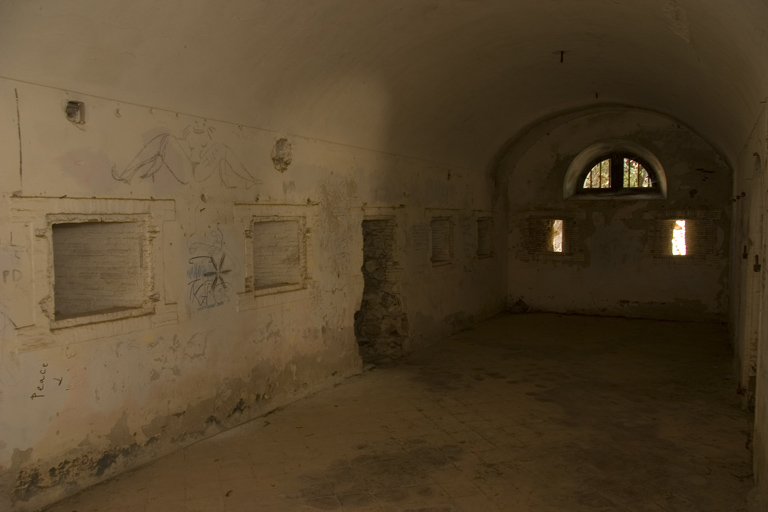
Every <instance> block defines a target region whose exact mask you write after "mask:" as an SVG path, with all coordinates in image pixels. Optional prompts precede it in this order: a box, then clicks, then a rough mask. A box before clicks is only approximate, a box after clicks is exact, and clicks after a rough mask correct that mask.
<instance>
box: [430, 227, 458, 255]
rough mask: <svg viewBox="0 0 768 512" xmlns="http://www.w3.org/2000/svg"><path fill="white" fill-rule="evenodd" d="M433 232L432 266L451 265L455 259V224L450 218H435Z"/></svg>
mask: <svg viewBox="0 0 768 512" xmlns="http://www.w3.org/2000/svg"><path fill="white" fill-rule="evenodd" d="M430 229H431V232H432V264H433V265H442V264H445V263H450V261H451V258H452V257H453V223H452V222H451V218H450V217H435V218H434V219H432V222H431V223H430Z"/></svg>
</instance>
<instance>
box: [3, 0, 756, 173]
mask: <svg viewBox="0 0 768 512" xmlns="http://www.w3.org/2000/svg"><path fill="white" fill-rule="evenodd" d="M765 27H768V2H765V0H579V1H576V0H365V1H361V0H219V1H213V0H207V1H206V0H131V1H123V0H72V1H68V2H57V1H52V0H1V1H0V75H2V76H4V77H6V78H12V79H16V80H23V81H29V82H33V83H37V84H42V85H47V86H53V87H58V88H62V89H67V90H72V91H77V92H82V93H87V94H93V95H98V96H103V97H107V98H112V99H116V100H120V101H126V102H132V103H137V104H141V105H147V106H150V107H157V108H164V109H169V110H173V111H177V112H182V113H188V114H193V115H197V116H202V117H208V118H213V119H218V120H223V121H230V122H234V123H238V124H244V125H249V126H254V127H259V128H266V129H270V130H275V131H278V132H281V133H288V134H296V135H301V136H307V137H312V138H317V139H322V140H328V141H333V142H338V143H342V144H348V145H354V146H359V147H365V148H370V149H375V150H380V151H387V152H393V153H398V154H403V155H408V156H413V157H419V158H425V159H429V160H435V161H440V162H447V163H450V164H453V165H460V166H465V167H469V168H476V169H480V168H484V167H485V166H486V165H487V164H488V162H489V161H490V160H491V159H492V157H493V155H494V153H495V152H496V151H497V150H498V148H499V147H500V146H501V145H502V144H503V143H504V142H505V141H506V140H508V139H510V138H513V137H515V136H516V135H517V134H519V133H521V131H523V130H524V129H525V128H526V127H527V126H530V125H531V124H533V123H536V122H537V121H540V120H542V119H545V118H547V117H550V116H553V115H555V114H557V113H559V112H563V111H567V110H570V109H579V108H586V107H590V106H595V105H601V104H620V105H630V106H635V107H640V108H647V109H652V110H655V111H659V112H663V113H666V114H669V115H671V116H673V117H676V118H678V119H679V120H681V121H682V122H684V123H687V124H688V125H690V126H691V127H693V128H694V129H695V130H696V131H698V132H699V133H700V134H702V135H703V136H704V137H705V138H707V139H708V140H709V141H710V142H712V143H713V144H714V145H715V146H716V147H717V148H719V149H720V150H721V151H722V152H723V153H724V155H725V156H726V157H727V158H729V159H730V160H734V159H735V158H737V157H738V155H739V153H740V151H742V148H743V145H744V143H745V141H746V139H747V137H748V136H749V133H750V132H751V130H752V129H753V127H754V125H755V123H756V121H757V120H758V117H759V115H760V113H761V112H762V110H763V108H764V107H765V103H764V101H765V95H766V84H767V83H768V61H766V60H765V55H766V53H767V52H766V50H768V36H767V35H766V28H765Z"/></svg>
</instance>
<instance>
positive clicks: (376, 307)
mask: <svg viewBox="0 0 768 512" xmlns="http://www.w3.org/2000/svg"><path fill="white" fill-rule="evenodd" d="M362 228H363V266H362V269H361V270H362V272H363V278H364V280H365V287H364V289H363V300H362V302H361V303H360V310H359V311H357V312H356V313H355V336H356V338H357V343H358V345H359V346H360V356H361V357H362V358H363V361H364V362H365V363H371V364H383V363H387V362H392V361H394V360H396V359H398V358H399V357H401V356H402V355H403V343H404V341H405V340H406V339H407V337H408V317H407V315H406V314H405V310H404V307H403V301H402V297H401V295H400V283H399V282H398V276H399V274H400V266H399V265H398V263H397V262H396V261H395V259H394V245H395V239H394V237H395V223H394V221H393V220H392V219H371V220H364V221H363V224H362Z"/></svg>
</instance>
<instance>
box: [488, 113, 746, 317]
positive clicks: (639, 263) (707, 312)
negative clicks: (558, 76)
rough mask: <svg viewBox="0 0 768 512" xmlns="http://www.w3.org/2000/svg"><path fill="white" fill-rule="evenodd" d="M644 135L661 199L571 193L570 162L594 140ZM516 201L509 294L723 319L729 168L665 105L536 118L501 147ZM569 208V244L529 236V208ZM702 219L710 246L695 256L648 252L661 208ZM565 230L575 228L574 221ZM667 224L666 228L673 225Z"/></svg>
mask: <svg viewBox="0 0 768 512" xmlns="http://www.w3.org/2000/svg"><path fill="white" fill-rule="evenodd" d="M607 139H621V140H626V141H631V142H635V143H638V144H640V145H642V146H644V147H645V148H646V149H648V150H650V151H651V152H652V153H653V154H655V155H656V156H657V157H658V158H659V160H660V161H661V164H662V166H663V168H664V170H665V171H666V177H667V183H668V197H667V198H666V199H645V200H637V199H635V200H632V199H599V200H584V199H574V198H569V199H564V198H563V180H564V178H565V174H566V170H567V169H568V166H569V165H570V163H571V161H572V160H573V158H574V157H576V156H577V155H578V154H579V152H580V151H582V150H583V149H585V148H587V147H588V146H590V145H591V144H593V143H595V142H599V141H602V140H607ZM500 171H501V173H502V174H503V175H505V176H506V180H507V187H508V201H509V263H508V265H509V271H508V272H509V274H508V275H509V290H508V294H509V295H508V300H509V302H510V304H514V303H516V301H518V300H520V299H522V301H523V302H524V303H525V304H526V305H527V306H528V307H530V308H532V309H535V310H546V311H558V312H574V313H589V314H605V315H620V316H631V317H644V318H667V319H690V320H703V321H725V319H726V317H727V311H728V310H727V307H728V299H727V297H728V267H727V262H728V248H729V228H730V226H729V218H730V199H731V197H730V196H731V193H730V190H731V173H730V171H729V169H728V166H727V165H726V164H725V163H724V161H723V160H722V159H721V158H720V157H719V156H718V154H717V153H716V152H715V151H714V150H713V149H712V148H711V146H709V145H708V144H707V143H706V142H705V141H704V140H703V139H701V138H700V137H699V136H697V135H696V134H694V133H693V132H692V131H691V130H690V129H688V128H686V127H685V126H684V125H682V124H680V123H678V122H676V121H674V120H671V119H669V118H666V117H664V116H661V115H657V114H653V113H649V112H644V111H640V110H632V109H602V110H596V111H592V112H585V113H581V114H569V115H567V116H564V117H561V118H557V119H552V120H550V121H548V122H545V123H543V124H542V125H540V126H538V127H536V128H533V129H531V130H530V131H529V132H528V135H527V136H525V137H523V138H522V139H520V140H518V141H517V142H516V143H515V144H514V145H512V146H511V147H510V148H509V150H508V151H507V153H506V156H505V157H503V158H502V159H501V163H500ZM537 217H545V218H552V219H565V221H566V223H565V231H566V250H565V253H564V254H551V253H550V254H543V253H541V252H536V251H531V249H530V247H527V246H526V245H527V244H528V242H527V241H526V236H527V231H526V230H527V229H528V228H527V226H528V225H529V224H528V223H529V222H530V221H529V219H531V218H537ZM669 218H676V219H685V218H688V219H691V218H695V219H703V220H704V222H706V223H707V225H708V226H709V227H710V228H711V231H710V232H711V234H712V236H711V240H710V242H711V248H710V250H708V251H707V253H706V254H705V255H702V256H701V257H698V258H686V259H681V258H678V259H675V258H672V257H668V256H667V257H659V256H655V255H654V254H653V252H654V251H653V248H654V243H655V241H654V240H655V238H654V237H655V236H657V235H656V234H655V232H654V229H655V227H658V226H659V223H660V222H662V221H663V220H664V219H669ZM569 232H570V233H569ZM670 235H671V233H670Z"/></svg>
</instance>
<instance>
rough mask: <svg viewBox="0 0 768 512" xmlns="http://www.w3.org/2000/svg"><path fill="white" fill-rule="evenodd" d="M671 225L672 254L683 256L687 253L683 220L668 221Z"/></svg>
mask: <svg viewBox="0 0 768 512" xmlns="http://www.w3.org/2000/svg"><path fill="white" fill-rule="evenodd" d="M670 224H671V227H672V236H671V243H672V248H671V249H672V256H685V255H686V254H687V253H688V249H687V247H686V236H685V221H684V220H675V221H671V222H670Z"/></svg>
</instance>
